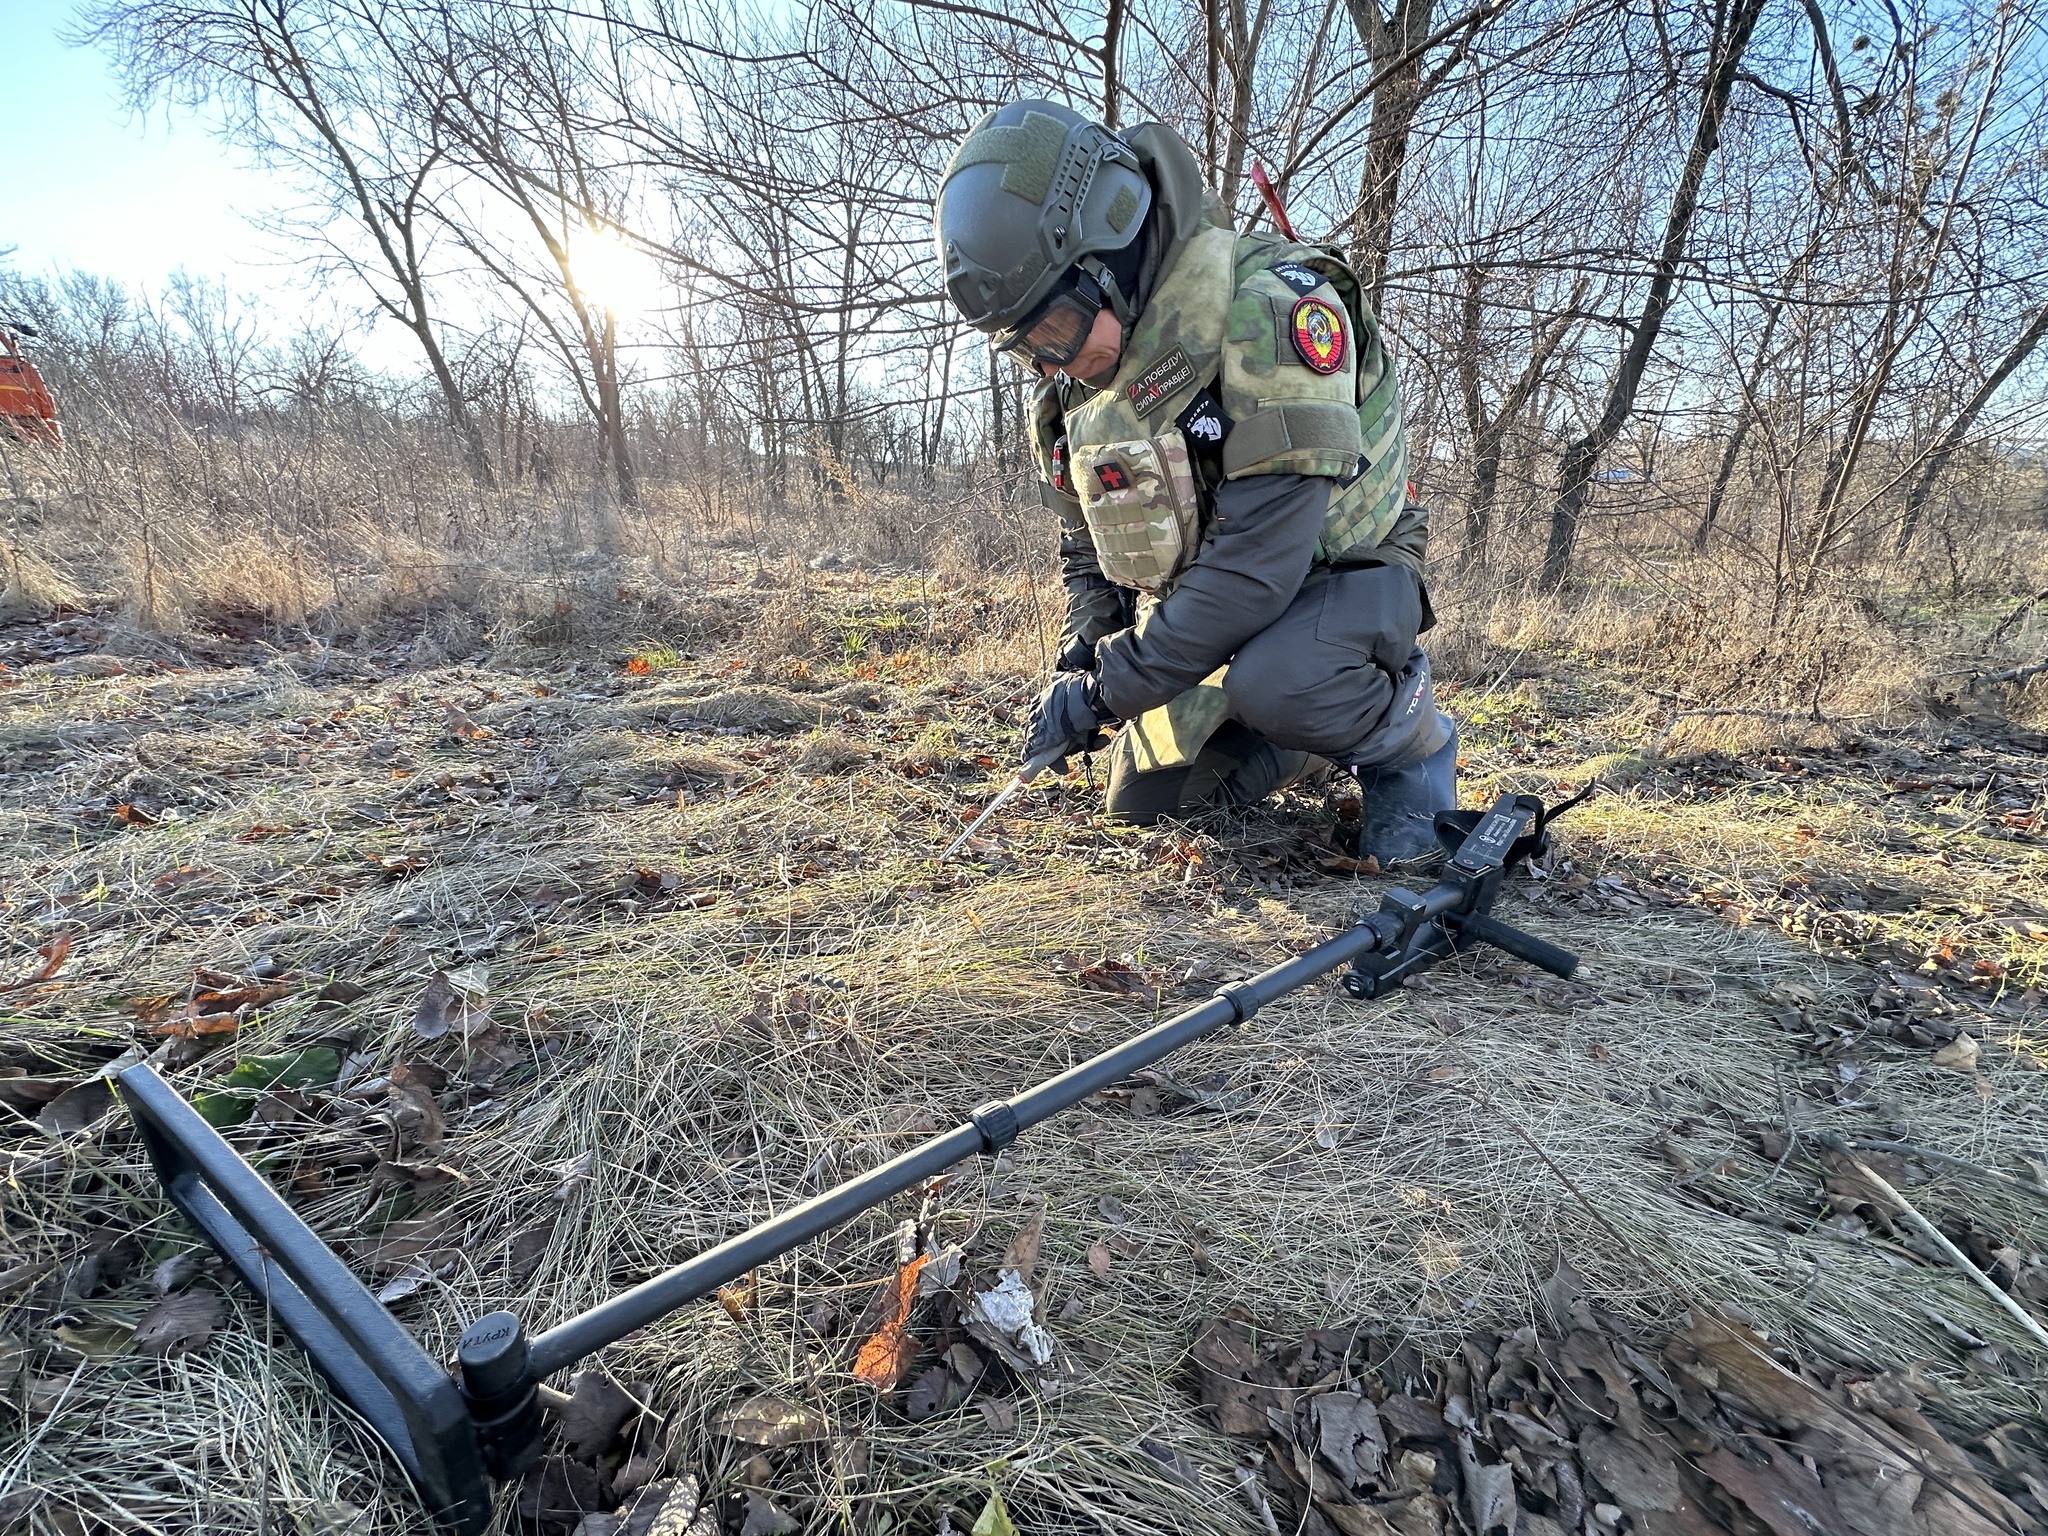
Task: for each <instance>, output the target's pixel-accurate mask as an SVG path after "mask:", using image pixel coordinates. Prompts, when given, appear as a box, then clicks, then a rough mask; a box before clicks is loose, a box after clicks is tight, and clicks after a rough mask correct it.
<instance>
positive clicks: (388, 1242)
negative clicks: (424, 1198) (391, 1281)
mask: <svg viewBox="0 0 2048 1536" xmlns="http://www.w3.org/2000/svg"><path fill="white" fill-rule="evenodd" d="M459 1244H460V1228H459V1226H458V1224H457V1222H456V1219H455V1214H454V1212H452V1211H438V1212H436V1213H435V1214H434V1215H432V1216H426V1217H421V1218H418V1219H415V1220H410V1221H394V1222H392V1223H391V1225H390V1226H388V1227H386V1228H385V1229H384V1230H383V1231H382V1232H379V1233H378V1234H377V1235H376V1236H375V1237H362V1238H357V1239H356V1240H355V1241H354V1242H353V1243H352V1244H351V1245H350V1246H351V1247H352V1248H353V1249H354V1250H355V1254H356V1257H357V1259H358V1260H360V1261H361V1262H362V1263H363V1264H364V1265H365V1266H366V1267H367V1268H369V1269H372V1270H375V1271H377V1272H379V1273H383V1274H390V1273H393V1272H395V1271H397V1270H400V1269H403V1268H404V1267H405V1266H406V1265H408V1264H410V1263H411V1262H412V1261H413V1260H415V1259H417V1258H421V1257H422V1256H424V1255H426V1254H427V1253H429V1252H430V1251H433V1250H435V1249H439V1250H441V1251H442V1252H444V1253H445V1252H449V1251H455V1252H457V1253H459V1252H460V1246H459Z"/></svg>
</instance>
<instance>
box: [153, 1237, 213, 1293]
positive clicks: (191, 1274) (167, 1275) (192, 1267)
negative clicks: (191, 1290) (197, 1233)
mask: <svg viewBox="0 0 2048 1536" xmlns="http://www.w3.org/2000/svg"><path fill="white" fill-rule="evenodd" d="M205 1266H206V1256H205V1255H204V1254H203V1253H201V1252H200V1251H199V1250H198V1249H197V1248H188V1249H186V1250H185V1251H184V1252H183V1253H177V1254H173V1255H171V1257H169V1258H168V1259H165V1260H164V1261H163V1263H161V1264H159V1265H157V1267H156V1268H155V1269H153V1270H151V1271H150V1274H149V1284H150V1289H152V1290H153V1291H155V1292H156V1293H157V1295H159V1296H168V1295H170V1294H171V1292H173V1291H176V1290H182V1289H184V1287H185V1286H187V1285H189V1284H190V1283H191V1282H192V1281H193V1280H195V1279H197V1278H198V1275H199V1271H200V1270H201V1269H203V1268H205Z"/></svg>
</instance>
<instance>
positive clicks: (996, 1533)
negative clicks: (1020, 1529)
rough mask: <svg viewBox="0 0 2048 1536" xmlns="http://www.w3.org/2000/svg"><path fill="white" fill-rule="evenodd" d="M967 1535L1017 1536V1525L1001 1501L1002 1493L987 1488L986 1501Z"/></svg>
mask: <svg viewBox="0 0 2048 1536" xmlns="http://www.w3.org/2000/svg"><path fill="white" fill-rule="evenodd" d="M969 1536H1017V1527H1016V1524H1015V1523H1014V1522H1013V1521H1012V1520H1011V1519H1010V1511H1009V1508H1008V1507H1007V1506H1006V1505H1005V1504H1004V1503H1003V1496H1002V1494H1000V1493H998V1492H997V1491H996V1490H995V1489H993V1488H991V1489H989V1491H988V1503H987V1504H985V1505H984V1506H983V1507H982V1511H981V1514H980V1516H979V1517H977V1518H976V1520H975V1522H974V1529H973V1530H972V1531H971V1532H969Z"/></svg>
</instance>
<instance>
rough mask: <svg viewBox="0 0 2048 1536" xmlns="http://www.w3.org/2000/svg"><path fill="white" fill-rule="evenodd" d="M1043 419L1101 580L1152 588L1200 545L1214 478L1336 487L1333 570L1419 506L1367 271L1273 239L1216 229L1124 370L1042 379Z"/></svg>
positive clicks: (1054, 492) (1150, 318)
mask: <svg viewBox="0 0 2048 1536" xmlns="http://www.w3.org/2000/svg"><path fill="white" fill-rule="evenodd" d="M1063 395H1065V396H1066V397H1067V398H1066V399H1065V400H1064V401H1063V400H1062V396H1063ZM1033 427H1034V430H1033V434H1032V435H1033V442H1034V446H1035V449H1036V452H1037V456H1038V460H1039V466H1038V467H1039V473H1040V476H1041V482H1042V484H1043V486H1044V488H1045V491H1046V500H1047V502H1048V504H1049V505H1051V506H1053V507H1054V509H1055V510H1059V509H1061V508H1062V507H1065V506H1070V505H1071V502H1070V501H1069V498H1078V500H1079V502H1080V512H1081V516H1082V518H1083V519H1084V520H1085V521H1086V523H1087V525H1088V532H1089V535H1090V537H1091V539H1092V541H1093V543H1094V546H1095V553H1096V558H1097V560H1098V562H1099V564H1100V566H1101V569H1102V574H1103V575H1104V576H1105V577H1107V578H1108V579H1109V580H1111V581H1113V582H1115V583H1117V584H1118V585H1121V586H1127V587H1135V588H1137V589H1139V590H1141V591H1144V592H1148V593H1152V594H1155V595H1157V594H1160V593H1162V592H1163V591H1164V590H1165V589H1167V588H1168V587H1170V586H1171V584H1172V582H1173V580H1174V578H1175V577H1177V576H1179V575H1180V573H1181V572H1182V571H1184V570H1186V569H1187V567H1188V565H1189V564H1190V563H1191V562H1192V561H1193V560H1194V558H1195V556H1196V554H1197V553H1198V552H1199V551H1200V549H1201V545H1202V540H1203V538H1204V536H1205V535H1206V533H1207V531H1208V524H1209V520H1210V517H1211V515H1212V513H1213V508H1214V502H1215V491H1216V485H1217V484H1218V483H1219V482H1220V481H1221V480H1224V479H1236V478H1238V477H1240V476H1244V475H1271V474H1296V475H1324V476H1328V477H1329V478H1331V479H1333V480H1336V481H1338V482H1339V485H1338V487H1337V489H1336V491H1335V492H1334V494H1333V495H1332V496H1331V499H1330V508H1329V511H1328V513H1327V514H1326V515H1325V517H1324V520H1323V531H1322V538H1321V542H1320V545H1319V548H1318V550H1317V558H1318V561H1319V562H1320V563H1324V564H1331V565H1337V564H1344V563H1347V562H1356V561H1359V560H1361V559H1366V558H1370V557H1371V555H1372V551H1374V550H1375V549H1376V548H1377V547H1378V546H1379V545H1380V543H1381V541H1382V540H1384V539H1385V538H1386V537H1387V535H1388V533H1389V532H1390V531H1391V530H1392V529H1393V528H1394V525H1395V524H1396V523H1397V522H1398V521H1399V520H1400V518H1401V515H1402V513H1403V511H1404V510H1405V509H1406V507H1407V505H1408V460H1407V444H1406V439H1405V435H1404V433H1403V431H1402V420H1401V401H1400V392H1399V389H1398V387H1397V386H1396V383H1395V380H1394V373H1393V368H1392V366H1391V364H1390V362H1389V360H1388V358H1387V355H1386V348H1385V346H1384V344H1383V343H1382V341H1381V338H1380V331H1379V325H1378V323H1377V321H1376V320H1375V318H1374V316H1373V315H1372V312H1371V310H1370V309H1369V308H1367V306H1366V304H1365V303H1364V300H1363V296H1362V295H1361V293H1360V291H1359V287H1358V282H1357V279H1356V278H1355V277H1354V276H1353V275H1352V273H1351V269H1350V268H1349V267H1348V266H1346V265H1345V263H1344V262H1343V260H1342V259H1341V258H1340V257H1338V256H1337V255H1336V253H1335V252H1333V251H1330V250H1327V249H1323V248H1319V247H1313V246H1302V245H1296V244H1294V243H1292V242H1290V241H1286V240H1282V239H1280V238H1278V237H1276V236H1272V235H1239V234H1237V233H1236V232H1234V231H1232V230H1230V229H1228V228H1223V227H1220V226H1218V225H1215V224H1208V225H1205V226H1204V227H1203V228H1202V229H1201V230H1200V231H1199V232H1198V233H1197V234H1196V235H1195V236H1194V237H1193V238H1192V239H1191V240H1190V241H1189V243H1188V244H1187V246H1186V247H1185V248H1184V249H1183V250H1182V251H1181V253H1180V255H1179V257H1178V259H1177V260H1175V262H1174V263H1173V266H1172V268H1171V269H1170V270H1169V271H1168V272H1167V274H1166V276H1165V280H1164V281H1163V282H1161V283H1160V285H1159V287H1158V289H1157V291H1155V292H1154V293H1153V295H1152V297H1151V299H1150V301H1149V302H1148V303H1147V304H1146V306H1145V310H1144V312H1143V314H1141V315H1140V316H1139V317H1138V321H1137V324H1136V325H1135V326H1134V327H1133V328H1132V331H1131V334H1130V337H1129V338H1128V341H1127V344H1126V346H1125V348H1124V361H1123V363H1122V364H1121V365H1120V367H1119V368H1118V370H1117V373H1116V376H1115V378H1113V379H1112V380H1111V381H1110V382H1109V384H1108V385H1106V386H1105V387H1104V388H1102V389H1099V390H1087V389H1086V387H1085V386H1082V385H1078V384H1076V385H1069V386H1061V385H1059V384H1053V385H1050V386H1046V387H1041V389H1040V390H1039V392H1038V396H1037V401H1036V413H1035V418H1034V422H1033ZM1391 553H1392V552H1390V554H1391ZM1394 558H1396V559H1398V560H1399V562H1400V563H1403V564H1406V563H1408V561H1407V560H1406V559H1405V558H1402V557H1400V556H1394Z"/></svg>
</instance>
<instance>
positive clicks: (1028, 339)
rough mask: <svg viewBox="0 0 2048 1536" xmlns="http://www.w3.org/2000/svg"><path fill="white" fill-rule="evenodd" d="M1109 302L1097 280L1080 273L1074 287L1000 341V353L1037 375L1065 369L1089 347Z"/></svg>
mask: <svg viewBox="0 0 2048 1536" xmlns="http://www.w3.org/2000/svg"><path fill="white" fill-rule="evenodd" d="M1105 302H1106V300H1105V299H1104V297H1103V293H1102V289H1101V288H1100V287H1098V286H1097V285H1096V282H1095V280H1094V279H1093V278H1091V277H1090V276H1089V275H1088V274H1087V273H1085V272H1077V273H1075V274H1074V285H1073V286H1072V287H1071V288H1062V289H1059V290H1058V291H1057V292H1055V293H1054V294H1052V296H1051V297H1049V298H1048V299H1047V300H1046V301H1045V302H1044V303H1043V304H1041V305H1039V307H1038V309H1037V311H1036V312H1035V313H1034V314H1033V315H1032V316H1031V318H1030V319H1028V320H1026V321H1025V322H1024V323H1023V324H1022V325H1019V326H1018V327H1017V328H1016V329H1014V330H1012V331H1011V332H1010V333H1009V334H1008V335H1006V336H1003V337H1001V338H999V339H998V340H997V342H996V350H997V351H998V352H1002V353H1005V354H1007V355H1008V356H1010V357H1013V358H1015V359H1016V360H1017V362H1018V363H1019V364H1021V365H1022V366H1023V367H1025V368H1027V369H1029V370H1030V371H1031V372H1033V373H1038V372H1040V371H1042V370H1043V369H1045V368H1048V367H1050V368H1064V367H1066V366H1067V364H1069V363H1071V362H1072V361H1073V360H1074V359H1075V358H1077V357H1079V356H1080V355H1081V349H1082V348H1083V347H1084V346H1086V345H1087V344H1088V333H1089V331H1090V330H1092V329H1093V328H1094V326H1095V317H1096V316H1097V315H1098V314H1100V313H1101V312H1102V308H1103V305H1104V303H1105Z"/></svg>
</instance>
